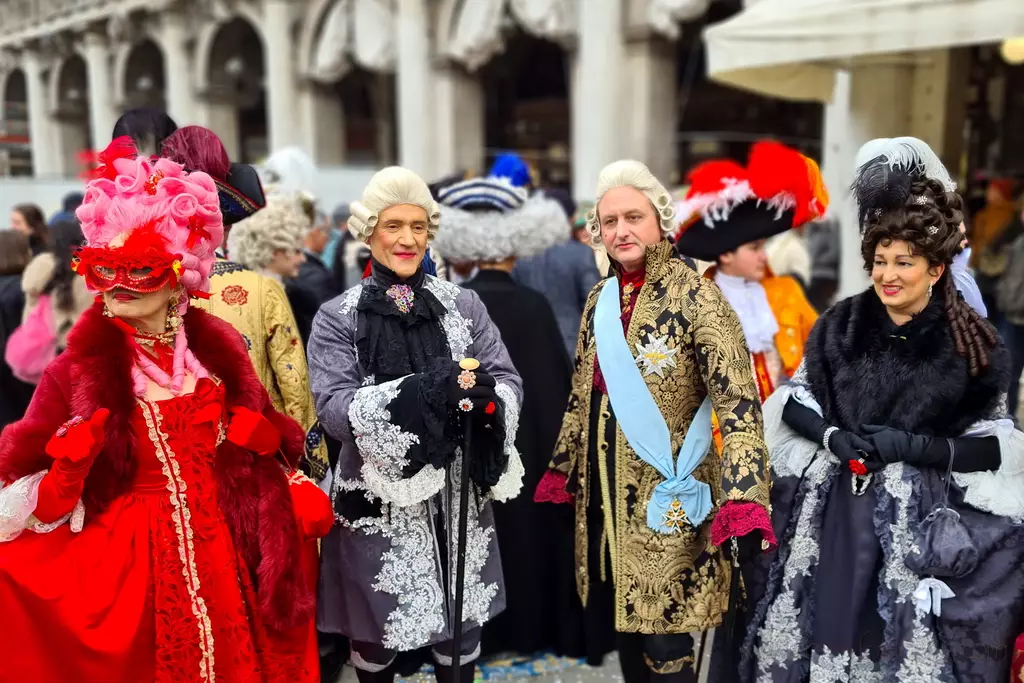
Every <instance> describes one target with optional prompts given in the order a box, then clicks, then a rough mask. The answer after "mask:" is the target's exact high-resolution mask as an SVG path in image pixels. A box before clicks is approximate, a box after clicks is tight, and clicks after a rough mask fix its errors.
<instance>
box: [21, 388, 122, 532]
mask: <svg viewBox="0 0 1024 683" xmlns="http://www.w3.org/2000/svg"><path fill="white" fill-rule="evenodd" d="M108 417H110V411H109V410H107V409H106V408H100V409H99V410H97V411H96V412H95V413H93V415H92V417H90V418H89V419H88V420H83V419H82V418H81V417H74V418H72V419H70V420H68V421H67V422H65V423H64V424H63V425H62V426H61V427H60V429H58V430H57V433H56V434H54V436H53V438H51V439H50V442H49V443H48V444H46V454H47V455H49V456H50V457H51V458H53V466H52V467H51V468H50V471H49V472H48V473H47V474H46V476H44V477H43V480H42V481H41V482H39V497H38V501H37V502H36V509H35V512H34V513H33V514H34V515H35V518H36V519H38V520H39V521H40V522H43V523H44V524H52V523H53V522H56V521H57V520H58V519H60V518H61V517H63V516H64V515H66V514H68V513H69V512H71V511H72V510H73V509H74V508H75V504H76V503H77V502H78V500H79V499H80V498H81V497H82V490H83V489H84V488H85V478H86V477H87V476H89V469H90V468H91V467H92V464H93V462H94V461H95V460H96V456H97V455H99V453H100V451H101V450H103V443H104V441H106V434H105V433H104V427H105V426H106V424H107V418H108Z"/></svg>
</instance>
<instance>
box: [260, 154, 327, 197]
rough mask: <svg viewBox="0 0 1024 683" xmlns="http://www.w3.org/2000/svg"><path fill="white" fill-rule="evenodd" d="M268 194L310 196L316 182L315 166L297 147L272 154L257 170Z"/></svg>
mask: <svg viewBox="0 0 1024 683" xmlns="http://www.w3.org/2000/svg"><path fill="white" fill-rule="evenodd" d="M259 173H260V180H261V181H263V185H264V186H265V187H266V191H267V193H268V194H270V193H279V194H292V195H298V194H307V195H308V194H310V193H311V192H312V190H313V186H314V184H315V182H316V164H315V163H314V162H313V160H312V159H311V158H310V157H309V155H308V154H306V153H305V152H303V151H302V150H301V149H299V148H298V147H285V148H284V149H281V150H279V151H277V152H274V153H273V154H271V155H270V157H268V158H267V160H266V161H265V162H263V165H262V167H260V169H259Z"/></svg>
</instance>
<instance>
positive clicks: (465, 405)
mask: <svg viewBox="0 0 1024 683" xmlns="http://www.w3.org/2000/svg"><path fill="white" fill-rule="evenodd" d="M459 410H461V411H462V412H464V413H468V412H470V411H472V410H473V402H472V401H470V400H469V399H468V398H464V399H462V400H461V401H459Z"/></svg>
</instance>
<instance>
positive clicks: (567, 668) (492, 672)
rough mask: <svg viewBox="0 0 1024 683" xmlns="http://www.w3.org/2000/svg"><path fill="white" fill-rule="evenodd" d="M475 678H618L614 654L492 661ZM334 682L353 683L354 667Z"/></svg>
mask: <svg viewBox="0 0 1024 683" xmlns="http://www.w3.org/2000/svg"><path fill="white" fill-rule="evenodd" d="M398 680H399V681H402V682H404V683H434V675H433V674H431V673H420V674H416V675H415V676H412V677H410V678H404V679H398ZM476 680H477V681H488V682H491V681H494V682H498V681H527V680H528V681H530V682H531V683H610V682H612V681H621V680H622V674H621V672H620V671H619V659H618V655H616V654H614V653H612V654H611V655H609V656H608V657H607V658H605V663H604V666H602V667H600V668H598V667H592V666H587V665H586V664H582V663H580V662H577V661H575V660H567V659H556V658H554V657H545V658H540V659H535V660H533V661H532V662H529V663H526V662H522V661H520V662H508V661H492V662H488V663H487V664H486V665H485V666H483V667H481V668H477V676H476ZM338 683H356V674H355V670H353V669H352V667H350V666H346V667H345V670H344V671H343V672H342V675H341V678H340V679H339V681H338Z"/></svg>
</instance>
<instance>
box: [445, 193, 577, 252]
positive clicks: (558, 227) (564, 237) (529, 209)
mask: <svg viewBox="0 0 1024 683" xmlns="http://www.w3.org/2000/svg"><path fill="white" fill-rule="evenodd" d="M570 232H571V230H570V225H569V218H568V217H567V216H566V215H565V211H563V210H562V206H561V205H560V204H559V203H558V202H556V201H555V200H553V199H549V198H547V197H545V196H544V195H543V194H541V193H537V194H534V195H533V196H531V197H530V198H529V199H527V200H526V203H525V204H523V207H522V208H521V209H519V210H517V211H510V212H508V213H501V212H498V211H485V212H469V211H462V210H461V209H455V208H452V207H450V206H443V205H442V206H441V228H440V230H438V231H437V237H435V238H434V241H433V242H432V243H431V245H430V248H431V251H433V252H435V253H437V254H438V255H439V256H441V257H443V258H445V259H447V260H449V261H451V262H453V263H476V262H494V261H503V260H505V259H506V258H509V257H511V256H515V257H516V258H526V257H528V256H533V255H535V254H539V253H540V252H542V251H544V250H545V249H547V248H548V247H551V246H554V245H556V244H561V243H562V242H567V241H568V240H569V233H570Z"/></svg>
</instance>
